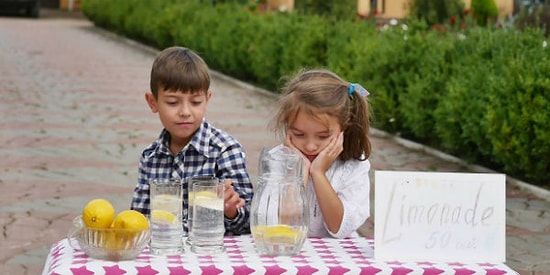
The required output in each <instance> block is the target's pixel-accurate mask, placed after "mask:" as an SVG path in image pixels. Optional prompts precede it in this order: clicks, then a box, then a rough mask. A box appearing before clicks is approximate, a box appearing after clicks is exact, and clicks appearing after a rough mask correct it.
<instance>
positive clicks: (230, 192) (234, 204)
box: [223, 179, 245, 219]
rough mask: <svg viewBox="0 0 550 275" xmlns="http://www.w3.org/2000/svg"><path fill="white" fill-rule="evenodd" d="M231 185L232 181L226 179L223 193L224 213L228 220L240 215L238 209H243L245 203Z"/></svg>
mask: <svg viewBox="0 0 550 275" xmlns="http://www.w3.org/2000/svg"><path fill="white" fill-rule="evenodd" d="M231 183H232V182H231V179H226V180H225V181H224V185H225V186H224V191H223V201H224V208H223V213H224V215H225V217H226V218H228V219H234V218H235V217H236V216H237V214H238V211H237V209H239V208H241V207H243V206H244V203H245V201H244V199H242V198H241V197H240V196H239V193H237V192H235V189H233V186H232V185H231Z"/></svg>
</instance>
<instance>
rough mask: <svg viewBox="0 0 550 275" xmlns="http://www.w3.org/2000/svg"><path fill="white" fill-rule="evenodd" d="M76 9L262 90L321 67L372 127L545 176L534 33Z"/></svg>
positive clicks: (298, 16)
mask: <svg viewBox="0 0 550 275" xmlns="http://www.w3.org/2000/svg"><path fill="white" fill-rule="evenodd" d="M227 2H230V1H227ZM232 2H235V1H232ZM82 11H83V13H84V14H85V15H86V16H87V17H88V18H89V19H90V20H91V21H93V22H94V23H95V24H96V25H97V26H99V27H102V28H105V29H108V30H111V31H113V32H116V33H119V34H121V35H125V36H128V37H130V38H133V39H135V40H138V41H141V42H144V43H146V44H149V45H151V46H154V47H157V48H159V49H162V48H165V47H168V46H172V45H182V46H186V47H189V48H191V49H193V50H195V51H196V52H198V53H199V54H200V55H201V56H203V57H204V59H205V60H206V61H207V63H208V64H209V65H210V67H211V68H212V69H215V70H217V71H220V72H223V73H225V74H227V75H231V76H234V77H236V78H239V79H242V80H244V81H247V82H250V83H253V84H255V85H258V86H260V87H263V88H266V89H268V90H272V91H278V90H279V88H280V87H279V85H280V79H281V77H283V76H286V75H289V74H292V73H294V72H295V71H296V70H298V69H300V68H302V67H309V68H318V67H326V68H329V69H331V70H334V71H335V72H337V73H339V74H341V75H342V76H343V77H344V78H346V79H348V80H350V81H353V82H359V83H361V84H363V86H365V87H366V88H367V89H368V90H370V91H371V96H370V97H369V100H370V101H371V103H372V107H373V115H374V121H373V125H374V126H375V127H378V128H381V129H383V130H386V131H388V132H391V133H394V134H396V135H401V136H404V137H407V138H409V139H413V140H416V141H419V142H423V143H425V144H427V145H430V146H433V147H436V148H439V149H441V150H444V151H446V152H449V153H452V154H454V155H456V156H457V157H460V158H462V159H466V160H469V161H471V162H473V163H477V164H480V165H484V166H487V167H490V168H493V169H495V170H498V171H502V172H504V173H507V174H509V175H512V176H514V177H516V178H520V179H523V180H526V181H529V182H532V183H534V184H539V185H547V184H548V181H549V180H550V173H549V171H550V123H548V122H549V121H550V73H549V72H550V46H544V45H546V44H547V42H546V41H547V40H548V38H546V37H545V36H544V34H543V33H542V32H540V31H537V30H532V29H525V30H524V31H522V32H519V31H515V30H513V29H498V28H489V27H477V26H475V24H474V25H472V26H468V27H467V28H466V29H461V28H459V27H458V26H460V25H459V24H458V23H457V24H456V25H455V26H438V27H437V28H433V29H429V28H428V26H427V25H426V23H423V22H420V21H417V22H409V23H408V24H407V25H404V24H401V23H399V24H397V25H395V26H389V25H386V26H383V27H377V26H376V25H375V24H374V22H371V21H368V20H367V21H363V20H359V19H354V20H334V18H331V19H330V20H326V19H324V18H323V17H320V16H315V15H305V14H303V13H298V12H293V13H280V12H274V11H264V12H260V11H258V10H251V9H249V8H248V7H247V6H246V5H242V4H234V3H222V4H217V5H216V6H212V5H210V1H202V2H201V1H185V0H164V1H160V0H157V1H142V0H124V1H121V0H84V1H83V3H82ZM545 43H546V44H545Z"/></svg>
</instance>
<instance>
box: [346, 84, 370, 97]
mask: <svg viewBox="0 0 550 275" xmlns="http://www.w3.org/2000/svg"><path fill="white" fill-rule="evenodd" d="M353 92H356V93H357V94H359V96H361V97H367V96H369V95H370V93H369V91H367V89H365V88H363V86H361V85H360V84H358V83H350V84H349V89H348V94H349V95H351V94H353Z"/></svg>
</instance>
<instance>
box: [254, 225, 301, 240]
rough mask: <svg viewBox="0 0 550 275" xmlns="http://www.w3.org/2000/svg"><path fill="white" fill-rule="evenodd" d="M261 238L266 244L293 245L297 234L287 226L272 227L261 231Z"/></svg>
mask: <svg viewBox="0 0 550 275" xmlns="http://www.w3.org/2000/svg"><path fill="white" fill-rule="evenodd" d="M263 231H264V232H263V237H264V239H265V240H266V241H268V242H274V243H288V244H294V243H296V240H297V239H298V237H299V232H297V231H295V230H294V229H292V227H290V226H288V225H273V226H267V228H265V229H263Z"/></svg>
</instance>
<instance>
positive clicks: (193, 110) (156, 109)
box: [131, 47, 253, 235]
mask: <svg viewBox="0 0 550 275" xmlns="http://www.w3.org/2000/svg"><path fill="white" fill-rule="evenodd" d="M150 86H151V92H148V93H146V94H145V100H146V101H147V104H148V105H149V107H150V108H151V111H152V112H153V113H158V114H159V118H160V121H161V123H162V125H163V126H164V129H163V130H162V132H161V134H160V136H159V137H158V139H157V140H155V141H154V142H153V143H151V144H150V145H149V146H148V147H147V148H145V150H144V151H143V153H142V155H141V159H140V164H139V175H138V184H137V186H136V188H135V190H134V195H133V199H132V206H131V209H134V210H137V211H139V212H141V213H143V214H145V215H149V212H150V207H149V203H150V198H149V182H148V180H149V179H152V178H180V179H183V182H184V196H183V197H184V205H187V199H188V196H187V183H188V180H189V179H190V178H191V177H192V176H195V175H215V176H216V177H218V178H221V179H224V180H225V187H226V188H225V192H224V203H225V206H224V214H225V229H226V230H225V231H226V232H225V234H226V235H240V234H249V233H250V223H249V217H250V203H251V200H252V195H253V190H252V183H251V181H250V177H249V175H248V172H247V170H246V160H245V155H244V153H243V148H242V146H241V144H240V143H239V142H238V141H237V140H236V139H235V138H233V137H232V136H230V135H229V134H227V133H226V132H224V131H222V130H219V129H216V128H214V127H213V126H212V125H211V124H209V123H208V122H207V121H206V119H205V118H204V114H205V113H206V107H207V104H208V101H209V100H210V97H211V96H212V93H211V92H210V91H209V88H210V73H209V69H208V66H207V65H206V63H205V62H204V61H203V59H202V58H201V57H200V56H198V55H197V54H196V53H194V52H193V51H191V50H189V49H187V48H183V47H170V48H167V49H165V50H163V51H162V52H160V53H159V55H158V56H157V58H156V59H155V61H154V63H153V67H152V70H151V83H150ZM186 213H187V209H186V207H184V219H187V214H186ZM185 231H187V228H185Z"/></svg>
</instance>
